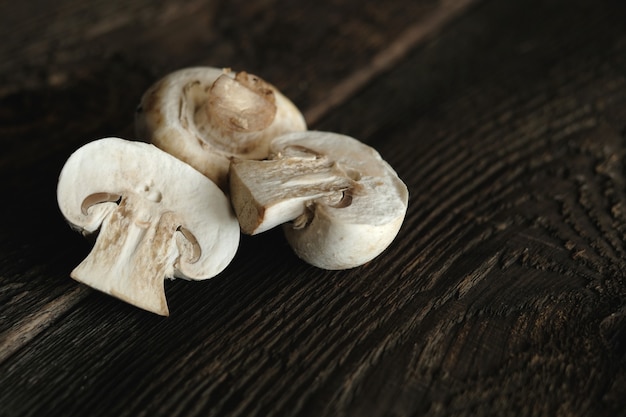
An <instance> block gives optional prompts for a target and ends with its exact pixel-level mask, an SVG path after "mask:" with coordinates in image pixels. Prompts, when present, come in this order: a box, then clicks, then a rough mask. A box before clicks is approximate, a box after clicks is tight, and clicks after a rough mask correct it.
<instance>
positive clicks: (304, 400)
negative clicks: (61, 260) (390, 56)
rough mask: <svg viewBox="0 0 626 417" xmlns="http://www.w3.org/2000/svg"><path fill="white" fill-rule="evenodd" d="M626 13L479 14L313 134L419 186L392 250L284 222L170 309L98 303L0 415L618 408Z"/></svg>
mask: <svg viewBox="0 0 626 417" xmlns="http://www.w3.org/2000/svg"><path fill="white" fill-rule="evenodd" d="M625 17H626V10H625V8H624V5H623V4H620V3H617V2H605V3H598V2H592V1H590V0H589V1H578V2H575V3H571V2H563V1H557V0H555V1H551V2H540V1H538V0H537V1H531V2H530V3H529V2H514V3H511V2H508V3H507V4H504V3H503V2H489V3H487V4H485V5H483V7H481V8H480V9H478V10H476V11H475V13H472V14H471V16H467V17H466V18H465V19H463V20H462V21H461V22H459V23H458V24H457V25H456V26H455V28H454V30H451V31H450V32H449V33H447V34H446V36H444V37H442V38H440V39H437V41H436V42H433V43H432V44H430V45H428V46H427V47H425V48H423V49H422V50H419V51H417V53H415V54H414V55H412V57H411V59H409V60H408V61H407V62H406V63H404V64H403V65H401V66H399V67H398V68H396V69H395V70H394V71H393V72H391V73H389V74H388V76H386V77H382V78H381V79H380V80H379V81H378V82H376V83H375V84H374V85H372V86H371V87H370V88H368V89H367V90H366V91H364V92H362V94H360V95H359V96H358V97H356V98H355V99H354V100H352V101H351V102H350V103H348V104H347V105H345V106H342V107H341V108H340V109H338V111H337V112H335V113H333V114H331V115H329V116H328V117H326V118H324V119H323V121H322V122H321V123H320V124H319V126H320V127H323V128H328V129H333V130H341V131H344V132H346V133H351V134H353V135H354V136H357V137H360V138H363V139H364V140H366V141H367V142H368V143H371V144H373V145H375V146H376V147H377V148H378V149H380V151H381V152H382V153H383V155H385V157H386V158H387V159H388V160H389V162H390V163H391V164H392V165H393V166H394V167H396V169H397V170H398V172H399V174H400V175H401V177H403V178H404V179H405V180H406V182H407V184H408V186H409V188H410V190H411V205H410V210H409V213H408V216H407V220H406V223H405V226H404V227H403V229H402V231H401V233H400V235H399V237H398V239H397V241H396V242H395V243H394V244H393V245H392V247H391V248H390V249H389V251H388V252H387V253H385V254H384V256H382V257H380V258H378V259H376V260H375V261H373V262H371V263H370V264H368V265H367V266H365V267H363V268H359V269H355V270H351V271H341V272H324V271H320V270H317V269H315V268H312V267H308V266H306V265H304V264H303V263H302V262H300V261H298V260H297V259H296V258H295V257H294V256H293V255H292V254H291V253H290V252H289V249H288V247H287V246H286V245H285V243H284V241H283V240H282V236H281V235H280V233H279V232H278V231H273V232H270V233H268V234H265V235H262V236H258V237H256V238H247V239H244V241H243V242H242V247H241V251H240V252H239V254H238V256H237V258H236V259H235V262H234V263H233V264H232V265H231V267H229V269H228V270H227V271H226V272H225V273H224V274H223V275H222V276H220V277H218V278H215V279H213V280H211V281H209V282H206V283H185V282H173V283H170V284H169V285H168V288H167V290H168V295H169V299H170V303H171V306H172V317H170V318H169V319H165V320H164V319H161V318H157V317H154V316H151V315H149V314H147V313H143V312H140V311H137V310H136V309H133V308H131V307H129V306H125V305H123V304H122V303H120V302H117V301H115V300H113V299H111V298H109V297H106V296H104V295H99V294H92V295H90V296H89V298H88V299H86V300H84V301H83V302H81V303H79V304H78V305H77V306H76V308H74V309H72V310H71V311H69V312H68V313H67V315H66V316H64V317H63V318H62V319H61V320H59V322H58V323H57V325H55V326H54V328H51V329H49V330H48V331H46V332H45V333H43V334H41V335H40V337H38V338H37V339H35V340H33V341H31V343H29V344H28V345H26V346H25V347H24V348H22V349H21V350H19V351H18V352H16V353H15V354H14V355H13V356H12V357H11V358H10V360H7V361H5V362H4V363H3V364H0V375H2V380H1V382H0V384H1V388H2V389H0V404H2V405H3V408H4V410H5V411H6V414H7V415H37V414H41V413H42V412H46V413H48V414H50V413H51V414H54V411H56V412H57V413H61V412H62V413H63V414H71V415H82V414H85V413H88V414H90V415H116V416H124V415H168V416H172V415H229V416H235V415H246V416H251V415H263V416H272V415H281V416H283V415H298V416H307V415H315V416H322V415H333V416H341V415H362V416H378V415H399V416H400V415H402V416H404V415H406V416H409V415H418V414H419V415H429V416H441V415H455V416H456V415H459V416H461V415H545V416H552V415H607V416H612V415H618V414H619V413H620V412H623V409H624V407H626V400H625V398H626V395H624V394H626V393H625V392H624V387H625V386H626V385H625V383H626V369H625V366H626V364H625V362H626V347H625V346H626V345H625V344H624V334H625V333H624V329H625V328H626V327H625V326H626V307H625V306H626V287H625V284H624V273H623V271H624V270H626V269H625V266H626V265H624V262H625V258H624V252H625V251H626V247H625V245H624V230H625V229H624V228H625V225H626V219H625V217H624V211H623V207H624V204H625V197H626V196H625V195H624V191H623V190H624V187H623V185H624V181H625V178H624V169H623V161H622V160H623V155H624V153H625V150H626V143H625V142H624V120H626V117H625V116H626V90H625V88H624V87H625V86H626V79H625V77H624V68H626V61H625V60H624V59H625V58H624V57H626V54H625V53H626V33H625V32H624V27H623V22H624V21H625V20H624V18H625ZM530 27H532V28H533V29H532V31H528V30H527V28H530ZM390 98H393V99H392V100H390ZM381 103H383V104H384V105H381ZM42 386H45V388H46V389H43V390H42V389H41V387H42ZM53 410H54V411H53ZM57 410H58V411H57ZM61 410H62V411H61Z"/></svg>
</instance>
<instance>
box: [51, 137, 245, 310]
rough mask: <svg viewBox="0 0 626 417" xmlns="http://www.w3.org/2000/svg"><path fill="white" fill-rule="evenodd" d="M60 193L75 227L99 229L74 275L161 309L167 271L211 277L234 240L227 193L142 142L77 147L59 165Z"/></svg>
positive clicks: (232, 250)
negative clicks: (65, 160) (89, 249)
mask: <svg viewBox="0 0 626 417" xmlns="http://www.w3.org/2000/svg"><path fill="white" fill-rule="evenodd" d="M57 200H58V203H59V208H60V210H61V212H62V214H63V215H64V216H65V218H66V219H67V221H68V222H69V223H70V225H71V226H72V227H73V228H74V229H76V230H79V231H81V232H82V233H83V234H90V233H93V232H96V231H99V232H98V235H97V239H96V242H95V244H94V247H93V249H92V251H91V252H90V253H89V255H88V256H87V257H86V258H85V259H84V260H83V261H82V262H81V263H80V265H78V266H77V267H76V268H75V269H74V270H73V271H72V273H71V276H72V278H74V279H76V280H77V281H80V282H83V283H85V284H87V285H89V286H91V287H93V288H95V289H98V290H100V291H103V292H105V293H107V294H111V295H113V296H115V297H118V298H120V299H122V300H124V301H126V302H129V303H131V304H134V305H136V306H138V307H140V308H143V309H145V310H148V311H152V312H154V313H157V314H160V315H168V314H169V312H168V307H167V302H166V298H165V291H164V286H163V280H164V279H165V278H175V277H178V278H185V279H190V280H201V279H207V278H211V277H213V276H215V275H217V274H218V273H220V272H221V271H222V270H223V269H224V268H226V266H227V265H228V264H229V263H230V261H231V260H232V258H233V257H234V256H235V252H236V251H237V247H238V245H239V236H240V233H239V225H238V223H237V219H236V217H235V216H234V214H233V213H232V209H231V207H230V204H229V201H228V199H227V198H226V196H225V195H224V193H223V192H222V191H221V190H220V189H219V188H218V187H217V186H216V185H215V184H214V183H213V182H211V181H210V180H209V179H208V178H206V177H205V176H204V175H202V174H201V173H199V172H198V171H196V170H194V169H193V168H192V167H190V166H189V165H187V164H185V163H184V162H181V161H180V160H178V159H176V158H174V157H173V156H171V155H169V154H167V153H165V152H163V151H161V150H159V149H158V148H156V147H154V146H153V145H150V144H146V143H141V142H132V141H127V140H123V139H119V138H106V139H100V140H97V141H94V142H91V143H88V144H87V145H85V146H83V147H81V148H79V149H78V150H77V151H76V152H74V153H73V154H72V155H71V156H70V157H69V159H68V160H67V162H66V163H65V165H64V167H63V169H62V170H61V174H60V176H59V182H58V187H57Z"/></svg>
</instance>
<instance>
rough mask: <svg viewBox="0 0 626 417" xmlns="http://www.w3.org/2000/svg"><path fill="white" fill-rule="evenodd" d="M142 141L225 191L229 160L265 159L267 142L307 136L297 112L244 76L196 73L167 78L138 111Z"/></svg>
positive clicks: (206, 71)
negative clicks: (281, 137) (298, 133)
mask: <svg viewBox="0 0 626 417" xmlns="http://www.w3.org/2000/svg"><path fill="white" fill-rule="evenodd" d="M135 129H136V133H137V136H138V138H140V139H142V140H146V141H149V142H152V143H153V144H155V145H156V146H157V147H159V148H161V149H163V150H164V151H166V152H168V153H170V154H172V155H174V156H176V157H177V158H179V159H181V160H183V161H185V162H187V163H188V164H190V165H191V166H193V167H194V168H196V169H197V170H198V171H200V172H202V173H203V174H204V175H206V176H207V177H209V178H211V179H212V180H213V181H215V183H216V184H218V185H219V186H220V187H222V189H226V188H227V187H226V178H227V176H228V168H229V164H230V159H231V157H237V158H243V159H263V158H265V157H267V153H268V144H269V141H270V140H271V139H272V138H273V137H275V136H278V135H280V134H283V133H288V132H295V131H303V130H305V129H306V123H305V121H304V117H303V116H302V113H300V111H299V110H298V109H297V108H296V106H295V105H294V104H293V103H292V102H291V101H289V99H287V98H286V97H285V96H284V95H283V94H281V93H280V92H279V91H278V90H277V89H276V87H274V86H272V85H270V84H269V83H267V82H265V81H263V80H262V79H260V78H259V77H257V76H254V75H251V74H248V73H246V72H243V71H242V72H238V73H234V72H231V71H230V70H227V69H224V70H222V69H218V68H212V67H192V68H186V69H182V70H178V71H175V72H173V73H171V74H169V75H166V76H165V77H163V78H162V79H161V80H159V81H157V82H156V83H155V84H154V85H153V86H151V87H150V88H149V89H148V90H147V91H146V92H145V93H144V95H143V97H142V99H141V103H140V104H139V106H138V108H137V114H136V118H135Z"/></svg>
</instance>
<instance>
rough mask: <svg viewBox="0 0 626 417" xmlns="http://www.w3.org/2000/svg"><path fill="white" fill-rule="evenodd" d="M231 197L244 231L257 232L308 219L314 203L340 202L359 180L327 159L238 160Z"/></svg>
mask: <svg viewBox="0 0 626 417" xmlns="http://www.w3.org/2000/svg"><path fill="white" fill-rule="evenodd" d="M230 181H231V199H232V201H233V206H234V207H235V211H236V214H237V218H238V219H239V224H240V226H241V230H242V231H243V232H244V233H247V234H251V235H254V234H257V233H261V232H264V231H266V230H269V229H271V228H273V227H275V226H278V225H279V224H282V223H285V222H289V221H292V220H296V219H297V221H298V223H300V224H304V223H306V222H307V219H306V218H303V217H302V216H305V217H307V216H311V215H312V214H313V212H314V203H315V202H317V201H323V203H324V204H330V205H334V204H339V203H340V202H341V201H343V200H344V199H345V194H346V191H347V190H351V189H353V188H354V187H355V186H356V183H355V182H354V181H353V180H352V179H351V178H349V177H348V176H347V175H346V174H345V171H344V170H343V169H341V167H340V166H339V165H338V164H337V163H334V162H332V161H329V160H328V159H327V158H323V157H322V158H316V159H311V158H306V157H305V158H300V157H291V158H284V159H277V160H267V161H251V160H237V161H233V163H232V165H231V174H230Z"/></svg>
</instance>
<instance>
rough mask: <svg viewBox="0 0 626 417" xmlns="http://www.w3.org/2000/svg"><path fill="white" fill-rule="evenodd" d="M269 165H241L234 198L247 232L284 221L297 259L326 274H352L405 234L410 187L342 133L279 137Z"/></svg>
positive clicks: (234, 174) (233, 175) (235, 173)
mask: <svg viewBox="0 0 626 417" xmlns="http://www.w3.org/2000/svg"><path fill="white" fill-rule="evenodd" d="M270 150H271V156H270V158H269V159H268V160H264V161H252V160H234V161H233V162H232V165H231V170H230V193H231V201H232V203H233V207H234V209H235V212H236V214H237V217H238V219H239V223H240V226H241V229H242V231H243V232H244V233H246V234H251V235H254V234H257V233H261V232H263V231H265V230H268V229H270V228H273V227H275V226H277V225H279V224H284V226H283V229H284V232H285V236H286V238H287V241H288V242H289V244H290V245H291V247H292V248H293V249H294V251H295V252H296V254H297V255H298V256H299V257H300V258H302V259H304V260H305V261H307V262H308V263H310V264H312V265H315V266H317V267H320V268H324V269H348V268H353V267H356V266H359V265H362V264H364V263H366V262H368V261H370V260H371V259H373V258H374V257H376V256H378V255H379V254H380V253H381V252H382V251H383V250H385V248H387V247H388V246H389V244H390V243H391V242H392V241H393V239H394V238H395V236H396V235H397V233H398V231H399V229H400V226H401V225H402V222H403V220H404V216H405V214H406V210H407V205H408V190H407V188H406V185H405V184H404V183H403V182H402V180H400V178H398V176H397V174H396V172H395V171H394V170H393V169H392V168H391V167H390V166H389V164H387V162H385V161H384V160H383V159H382V158H381V156H380V154H379V153H378V152H376V151H375V150H374V149H373V148H371V147H369V146H367V145H365V144H363V143H362V142H360V141H358V140H356V139H354V138H351V137H349V136H344V135H340V134H336V133H330V132H319V131H308V132H297V133H289V134H285V135H282V136H279V137H277V138H275V139H274V140H273V141H272V142H271V146H270Z"/></svg>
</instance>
